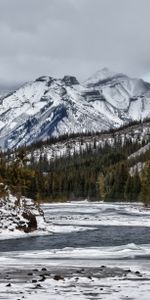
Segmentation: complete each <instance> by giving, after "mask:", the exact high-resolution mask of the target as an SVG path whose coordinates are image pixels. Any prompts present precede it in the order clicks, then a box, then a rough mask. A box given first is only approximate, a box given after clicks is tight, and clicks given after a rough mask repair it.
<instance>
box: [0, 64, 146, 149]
mask: <svg viewBox="0 0 150 300" xmlns="http://www.w3.org/2000/svg"><path fill="white" fill-rule="evenodd" d="M146 117H150V84H148V83H145V82H144V81H142V80H141V79H130V78H129V77H127V76H126V75H123V74H116V73H114V72H111V71H109V70H107V69H103V70H101V71H99V72H98V73H96V74H95V75H93V76H92V77H91V78H89V79H88V80H87V81H86V82H84V83H82V84H80V83H79V82H78V81H77V79H76V78H75V77H73V76H65V77H64V78H62V79H55V78H52V77H49V76H42V77H40V78H38V79H36V80H35V81H33V82H29V83H26V84H25V85H24V86H22V87H20V88H19V89H18V90H16V91H14V92H13V93H11V94H8V95H7V96H4V97H2V98H0V146H1V147H2V148H3V149H7V148H14V147H18V146H21V145H23V144H25V143H26V144H30V143H32V142H35V141H37V140H46V139H47V138H48V137H50V136H59V135H62V134H65V133H73V132H88V131H90V132H93V131H101V130H108V129H110V128H115V127H119V126H120V125H123V124H124V123H127V122H129V121H132V120H139V119H144V118H146Z"/></svg>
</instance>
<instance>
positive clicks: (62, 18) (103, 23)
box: [0, 0, 150, 85]
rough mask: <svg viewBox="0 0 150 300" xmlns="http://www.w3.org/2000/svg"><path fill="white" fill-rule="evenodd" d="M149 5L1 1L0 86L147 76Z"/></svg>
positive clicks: (140, 1)
mask: <svg viewBox="0 0 150 300" xmlns="http://www.w3.org/2000/svg"><path fill="white" fill-rule="evenodd" d="M149 11H150V1H149V0H126V1H124V0H43V1H41V0H0V82H1V84H4V85H12V84H16V83H19V82H23V81H27V80H32V79H34V78H36V77H37V76H39V75H42V74H44V75H52V76H58V77H60V76H63V75H64V74H69V73H70V74H74V75H76V76H77V77H78V78H79V79H81V80H82V79H85V78H86V77H88V76H89V75H90V74H91V73H93V72H95V71H97V70H98V69H100V68H103V67H109V68H110V69H112V70H115V71H119V72H120V71H122V72H124V73H128V74H129V75H131V76H144V75H146V74H148V73H150V38H149V28H150V18H149Z"/></svg>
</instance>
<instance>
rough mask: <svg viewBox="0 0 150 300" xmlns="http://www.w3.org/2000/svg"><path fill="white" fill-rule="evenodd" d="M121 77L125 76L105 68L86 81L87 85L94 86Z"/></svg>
mask: <svg viewBox="0 0 150 300" xmlns="http://www.w3.org/2000/svg"><path fill="white" fill-rule="evenodd" d="M118 76H119V77H120V76H125V75H124V74H121V73H117V72H114V71H111V70H110V69H108V68H106V67H105V68H103V69H101V70H98V71H97V72H96V73H94V74H93V75H92V76H90V77H89V78H88V79H87V80H86V81H85V84H86V85H91V84H92V85H93V84H96V83H98V82H101V81H104V80H107V79H111V78H113V77H118Z"/></svg>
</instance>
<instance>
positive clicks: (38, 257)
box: [0, 201, 150, 300]
mask: <svg viewBox="0 0 150 300" xmlns="http://www.w3.org/2000/svg"><path fill="white" fill-rule="evenodd" d="M42 208H43V210H44V214H45V218H46V220H47V228H48V230H49V231H50V233H49V234H48V235H40V236H36V237H29V238H18V239H13V240H11V239H9V240H1V241H0V262H1V272H3V269H4V268H6V267H8V268H9V269H10V267H11V268H14V267H15V268H16V267H17V268H19V269H20V268H21V269H22V268H27V266H28V268H29V267H31V266H32V268H35V267H37V266H38V267H39V266H43V265H44V266H48V267H49V268H50V267H51V268H52V267H53V268H54V267H57V268H58V267H59V268H60V267H61V268H62V267H72V268H76V267H92V268H93V267H95V268H96V267H97V266H100V265H102V264H105V265H106V266H109V267H118V266H119V267H121V268H123V269H124V268H130V267H131V268H133V270H138V271H140V272H143V275H142V276H143V277H142V278H131V279H130V278H127V280H126V281H124V278H123V279H122V281H120V279H117V280H119V284H118V281H116V279H110V278H109V279H108V280H109V281H108V283H109V284H107V285H106V292H105V293H104V294H103V297H102V298H101V296H100V295H99V298H94V296H93V297H92V296H91V297H90V296H88V297H86V296H85V295H84V292H85V288H86V287H87V286H86V284H85V283H84V286H83V279H82V278H81V279H80V280H81V282H80V284H79V286H78V288H80V291H79V292H78V297H77V298H78V299H126V298H129V297H130V296H131V294H132V295H133V297H131V298H130V299H139V297H141V299H142V300H148V299H150V290H149V282H150V210H149V209H145V208H144V207H143V205H142V204H137V203H132V204H128V203H126V204H122V203H115V204H113V203H93V202H91V203H89V202H87V201H84V202H73V203H66V204H45V205H43V206H42ZM135 274H136V273H135ZM132 275H133V274H132ZM144 276H145V278H144ZM133 279H134V280H133ZM137 279H138V281H137ZM70 280H73V279H70ZM75 280H76V279H75V278H74V284H73V285H72V281H69V283H68V284H69V285H68V286H69V289H68V291H69V292H67V294H66V292H65V291H64V288H65V284H66V282H67V281H65V282H64V283H62V285H61V286H60V287H59V288H58V286H57V287H56V286H54V283H53V281H51V291H52V294H51V295H49V292H48V291H49V288H48V287H49V284H50V282H49V281H46V283H45V290H44V291H40V292H39V295H41V296H42V297H43V295H47V296H45V297H46V298H43V300H44V299H46V300H47V299H49V296H52V295H53V296H54V297H53V298H52V299H58V300H60V299H77V298H76V297H75V298H74V295H76V291H74V290H73V286H76V281H75ZM84 280H85V279H84ZM94 280H98V279H94ZM129 280H131V281H130V282H129ZM111 281H112V282H111ZM84 282H86V280H85V281H84ZM93 282H96V281H93ZM106 282H107V280H106V279H105V280H104V282H103V280H102V279H101V280H100V281H98V283H96V286H94V287H92V282H91V283H89V282H88V289H89V290H88V293H91V289H92V290H93V289H95V288H97V289H99V286H100V284H102V283H103V284H104V286H105V283H106ZM110 282H111V285H110ZM25 284H26V283H25ZM46 284H47V285H46ZM93 284H94V283H93ZM90 285H91V287H89V286H90ZM115 285H116V288H115V290H113V288H112V287H114V286H115ZM129 286H130V289H129ZM1 289H3V294H2V296H1V293H0V299H16V298H12V294H10V293H9V290H7V289H8V288H6V286H4V284H3V283H2V285H1ZM25 291H26V294H25V296H26V299H31V300H32V299H33V300H34V299H35V298H36V297H37V294H36V296H35V295H34V293H33V291H34V290H33V287H32V286H30V282H29V284H28V283H27V284H26V286H25ZM137 291H138V293H137ZM36 292H37V291H36ZM16 293H18V290H17V288H16ZM40 293H41V294H40ZM46 293H47V294H46ZM69 293H71V294H69ZM117 293H118V294H117ZM125 293H126V295H127V297H126V298H124V294H125ZM136 293H137V294H136ZM8 295H10V298H9V297H8ZM32 295H33V297H32ZM69 295H71V296H69ZM80 296H81V298H80ZM84 296H85V297H84ZM14 297H15V294H14ZM66 297H70V298H66ZM50 299H51V298H50Z"/></svg>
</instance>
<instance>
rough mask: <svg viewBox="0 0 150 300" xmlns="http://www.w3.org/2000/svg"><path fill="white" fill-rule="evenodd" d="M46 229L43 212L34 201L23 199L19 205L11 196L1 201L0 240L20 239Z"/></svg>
mask: <svg viewBox="0 0 150 300" xmlns="http://www.w3.org/2000/svg"><path fill="white" fill-rule="evenodd" d="M45 228H46V223H45V220H44V215H43V212H42V210H41V209H40V207H39V206H37V205H35V204H34V202H33V201H32V200H30V199H26V198H23V197H22V198H21V199H20V201H19V203H18V200H17V198H16V197H14V196H12V195H10V194H9V195H8V196H6V197H5V198H1V199H0V238H5V239H6V238H7V237H8V238H11V237H12V238H13V237H20V236H22V235H23V236H24V234H25V233H31V232H35V231H36V232H38V231H39V232H40V231H44V230H45Z"/></svg>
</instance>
